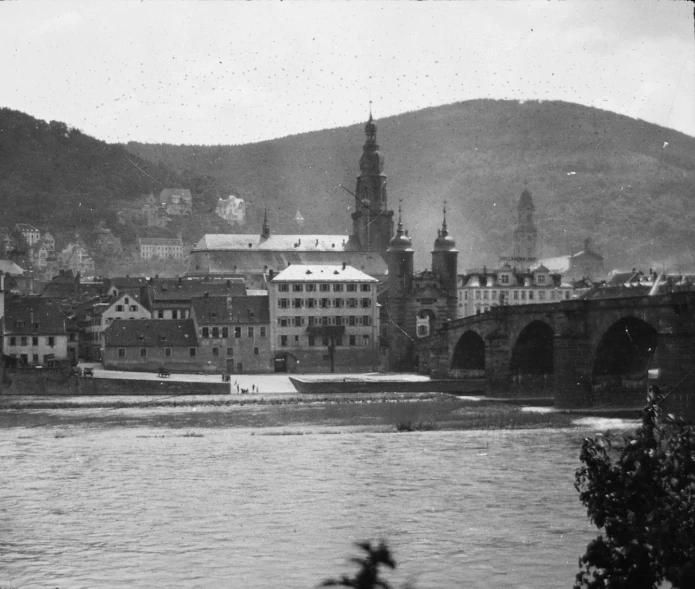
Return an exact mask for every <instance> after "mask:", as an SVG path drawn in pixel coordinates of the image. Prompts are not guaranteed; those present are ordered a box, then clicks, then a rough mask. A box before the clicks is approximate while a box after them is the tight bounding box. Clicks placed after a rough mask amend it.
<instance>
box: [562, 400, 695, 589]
mask: <svg viewBox="0 0 695 589" xmlns="http://www.w3.org/2000/svg"><path fill="white" fill-rule="evenodd" d="M660 400H661V399H660V397H659V392H658V389H656V387H654V388H653V389H651V391H650V395H649V399H648V403H647V406H646V408H645V409H644V413H643V416H642V425H641V427H640V428H639V429H638V430H637V431H636V433H635V435H634V436H626V437H624V438H622V441H621V443H620V444H619V445H616V446H613V445H612V444H611V442H610V440H608V439H607V438H605V437H601V436H598V437H596V438H594V439H588V438H587V439H586V440H584V443H583V445H582V449H581V455H580V457H581V461H582V462H583V463H584V465H585V466H582V467H581V468H580V469H578V470H577V474H576V483H575V487H576V488H577V490H578V491H579V493H580V499H581V501H582V503H583V504H584V505H585V506H586V507H587V510H588V515H589V517H590V518H591V520H592V521H593V523H594V524H596V526H597V527H598V528H599V530H601V534H600V535H599V536H598V537H597V538H596V539H595V540H592V541H591V542H590V543H589V545H588V546H587V550H586V554H584V556H582V557H581V558H580V560H579V567H580V569H581V570H580V572H579V573H578V574H577V576H576V581H575V584H574V587H575V588H586V589H609V588H610V589H652V588H656V587H659V586H660V584H661V583H662V582H664V581H669V582H670V583H671V584H672V585H673V587H675V588H678V589H686V588H691V587H695V571H694V568H695V427H693V425H689V424H686V423H684V422H683V421H682V420H680V419H677V418H675V417H673V416H672V415H663V416H662V415H661V412H660V407H659V401H660Z"/></svg>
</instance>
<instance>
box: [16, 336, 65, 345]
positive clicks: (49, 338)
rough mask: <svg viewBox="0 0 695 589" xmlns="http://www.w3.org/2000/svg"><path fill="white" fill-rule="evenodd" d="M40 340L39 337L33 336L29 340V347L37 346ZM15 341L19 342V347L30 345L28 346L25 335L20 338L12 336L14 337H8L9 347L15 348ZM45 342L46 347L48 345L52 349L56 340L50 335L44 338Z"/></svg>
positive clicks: (27, 339) (27, 338)
mask: <svg viewBox="0 0 695 589" xmlns="http://www.w3.org/2000/svg"><path fill="white" fill-rule="evenodd" d="M40 339H41V338H40V337H39V336H36V335H35V336H32V338H31V345H32V346H38V345H39V341H40ZM17 340H19V342H20V343H19V345H20V346H28V345H30V344H29V337H28V336H26V335H23V336H21V337H17V336H14V335H13V336H11V337H10V343H9V345H10V346H16V345H17ZM45 340H46V345H49V346H51V347H53V346H55V345H56V338H55V337H54V336H52V335H48V336H46V337H45Z"/></svg>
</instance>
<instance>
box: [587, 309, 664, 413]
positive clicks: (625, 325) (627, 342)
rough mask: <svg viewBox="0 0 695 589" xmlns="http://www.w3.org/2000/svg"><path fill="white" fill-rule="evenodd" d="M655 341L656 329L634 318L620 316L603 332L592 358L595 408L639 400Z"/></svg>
mask: <svg viewBox="0 0 695 589" xmlns="http://www.w3.org/2000/svg"><path fill="white" fill-rule="evenodd" d="M657 341H658V335H657V331H656V329H654V327H652V326H651V325H650V324H649V323H647V322H646V321H643V320H642V319H638V318H637V317H623V318H621V319H619V320H618V321H616V322H615V323H613V325H611V326H610V327H609V328H608V329H607V330H606V331H605V332H604V333H603V335H602V336H601V339H600V341H599V343H598V345H597V346H596V352H595V354H594V358H593V370H592V379H591V380H592V382H591V388H592V396H593V401H594V404H595V405H596V404H599V405H600V404H606V403H616V402H634V401H635V400H640V401H641V400H642V399H643V397H644V395H645V394H646V386H647V370H648V369H649V363H650V361H651V359H652V357H653V356H654V352H655V350H656V345H657Z"/></svg>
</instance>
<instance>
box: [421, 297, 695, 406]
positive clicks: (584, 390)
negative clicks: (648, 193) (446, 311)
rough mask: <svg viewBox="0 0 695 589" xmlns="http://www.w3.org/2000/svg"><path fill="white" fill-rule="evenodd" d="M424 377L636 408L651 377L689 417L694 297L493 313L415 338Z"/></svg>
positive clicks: (694, 366) (694, 374) (565, 401)
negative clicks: (464, 380) (476, 381)
mask: <svg viewBox="0 0 695 589" xmlns="http://www.w3.org/2000/svg"><path fill="white" fill-rule="evenodd" d="M415 354H416V355H417V363H418V366H419V369H420V371H421V372H428V373H430V374H431V375H432V376H433V377H444V378H481V377H484V378H485V390H486V395H487V396H492V397H511V398H527V397H553V398H554V403H555V405H556V406H557V407H562V408H575V407H577V408H578V407H611V406H613V407H625V406H641V405H642V404H643V403H644V399H645V394H646V390H647V378H648V376H649V378H650V379H651V380H650V383H651V382H652V381H653V383H654V384H657V385H659V386H661V387H664V388H666V390H672V393H669V396H670V397H671V403H669V405H670V406H673V403H676V404H677V406H678V407H679V409H680V410H685V411H686V413H688V414H689V415H691V416H692V415H693V405H694V403H693V389H694V385H695V292H677V293H670V294H662V295H656V296H637V297H626V298H619V299H598V300H577V301H564V302H560V303H550V304H539V305H520V306H502V307H494V308H493V309H492V310H491V311H489V312H486V313H483V314H481V315H475V316H472V317H466V318H463V319H456V320H454V321H451V322H449V324H448V325H447V326H446V327H445V328H444V329H442V330H440V331H438V332H437V333H436V334H434V335H433V336H431V337H428V338H425V339H421V340H418V341H417V342H416V344H415Z"/></svg>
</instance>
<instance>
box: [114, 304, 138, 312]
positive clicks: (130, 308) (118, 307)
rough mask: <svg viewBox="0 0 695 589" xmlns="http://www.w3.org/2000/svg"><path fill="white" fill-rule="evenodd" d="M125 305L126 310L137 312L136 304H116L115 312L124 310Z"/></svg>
mask: <svg viewBox="0 0 695 589" xmlns="http://www.w3.org/2000/svg"><path fill="white" fill-rule="evenodd" d="M126 307H128V311H133V312H137V310H138V306H137V305H116V313H123V312H125V310H126Z"/></svg>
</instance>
